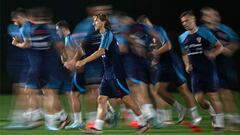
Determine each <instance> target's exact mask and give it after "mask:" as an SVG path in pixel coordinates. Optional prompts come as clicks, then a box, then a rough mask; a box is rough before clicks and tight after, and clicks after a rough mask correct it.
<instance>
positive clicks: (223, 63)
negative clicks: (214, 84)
mask: <svg viewBox="0 0 240 135" xmlns="http://www.w3.org/2000/svg"><path fill="white" fill-rule="evenodd" d="M216 64H217V73H218V77H219V88H222V89H230V90H238V89H239V84H238V83H239V82H238V73H237V68H236V65H235V63H234V61H233V59H232V58H228V57H226V56H223V55H219V56H218V57H217V59H216Z"/></svg>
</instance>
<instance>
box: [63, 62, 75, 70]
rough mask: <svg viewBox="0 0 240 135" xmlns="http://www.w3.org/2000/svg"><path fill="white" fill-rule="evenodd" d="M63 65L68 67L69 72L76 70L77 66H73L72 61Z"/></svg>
mask: <svg viewBox="0 0 240 135" xmlns="http://www.w3.org/2000/svg"><path fill="white" fill-rule="evenodd" d="M63 64H64V67H66V68H67V69H68V70H70V71H74V70H75V64H74V65H73V64H72V63H71V62H70V61H66V62H64V63H63Z"/></svg>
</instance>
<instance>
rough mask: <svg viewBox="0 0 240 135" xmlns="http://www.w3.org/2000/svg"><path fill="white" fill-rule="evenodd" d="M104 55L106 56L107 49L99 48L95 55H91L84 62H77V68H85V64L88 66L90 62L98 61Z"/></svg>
mask: <svg viewBox="0 0 240 135" xmlns="http://www.w3.org/2000/svg"><path fill="white" fill-rule="evenodd" d="M104 54H105V49H104V48H99V49H98V50H97V51H95V52H94V53H93V54H91V55H90V56H88V57H87V58H85V59H83V60H80V61H77V63H76V67H77V68H80V67H82V66H84V65H85V64H87V63H88V62H91V61H93V60H96V59H97V58H99V57H101V56H102V55H104Z"/></svg>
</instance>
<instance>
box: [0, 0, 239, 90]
mask: <svg viewBox="0 0 240 135" xmlns="http://www.w3.org/2000/svg"><path fill="white" fill-rule="evenodd" d="M0 2H1V3H0V6H1V7H0V26H1V28H0V32H1V33H0V36H1V37H0V38H1V39H0V41H1V42H0V62H1V69H0V70H1V71H0V75H1V76H0V79H1V80H0V93H10V92H11V78H10V77H9V71H11V69H13V70H14V69H16V68H17V66H16V65H14V64H12V65H11V64H10V66H9V60H12V57H13V56H17V55H16V53H17V52H18V51H17V49H16V48H13V47H12V46H11V38H9V36H8V35H7V25H8V24H9V23H11V21H10V17H9V16H10V12H11V11H12V10H14V9H16V8H18V7H22V8H30V7H33V6H47V7H49V8H50V9H52V11H53V12H54V15H55V18H54V21H55V22H56V21H59V20H61V19H65V20H67V21H68V22H69V23H70V26H71V28H74V27H75V25H76V24H77V23H78V22H79V21H81V20H82V19H84V18H85V17H86V16H87V14H86V12H85V7H86V6H87V5H89V4H92V3H108V4H111V5H112V6H113V9H114V10H118V11H124V12H126V13H127V14H128V15H129V16H131V17H133V18H137V17H138V16H139V15H140V14H147V15H148V16H149V17H150V19H151V20H152V21H153V23H154V24H157V25H161V26H163V27H164V28H165V29H166V30H167V32H168V34H169V37H170V39H171V40H172V42H173V46H174V48H175V50H176V51H177V53H178V54H179V48H178V43H177V37H178V36H179V34H180V33H181V32H183V28H182V27H181V24H180V23H179V18H178V16H179V15H180V14H181V13H182V12H183V11H185V10H189V9H192V10H193V11H194V12H195V14H196V15H197V17H199V10H200V9H201V8H202V7H203V6H212V7H214V8H216V9H217V10H218V11H219V12H220V14H221V16H222V22H223V23H224V24H227V25H228V26H230V27H231V28H233V29H234V30H235V31H236V32H237V33H238V34H239V33H240V21H239V20H240V13H239V12H240V11H239V8H240V6H239V4H237V3H238V1H237V0H0ZM239 55H240V54H239V52H238V53H237V54H236V55H235V56H234V58H235V59H236V62H237V64H238V67H240V64H239V62H238V61H239V60H240V56H239ZM9 69H10V70H9ZM238 69H239V68H238Z"/></svg>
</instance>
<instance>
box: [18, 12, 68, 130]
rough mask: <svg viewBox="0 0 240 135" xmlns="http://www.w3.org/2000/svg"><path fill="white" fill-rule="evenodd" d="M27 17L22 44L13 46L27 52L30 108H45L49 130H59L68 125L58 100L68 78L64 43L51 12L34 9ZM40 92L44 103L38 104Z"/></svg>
mask: <svg viewBox="0 0 240 135" xmlns="http://www.w3.org/2000/svg"><path fill="white" fill-rule="evenodd" d="M27 15H28V19H29V22H30V23H29V24H28V25H24V27H23V30H22V33H21V34H22V37H23V42H18V40H16V39H15V40H13V44H14V45H15V46H16V47H19V48H23V49H27V55H28V61H29V70H28V73H27V74H26V78H27V79H26V84H25V87H26V89H27V90H28V92H29V101H30V103H29V105H28V106H29V107H30V108H31V109H32V110H33V111H34V110H37V109H38V108H39V106H41V105H42V104H43V107H44V111H45V126H46V128H47V129H48V130H59V129H62V128H64V127H65V126H66V125H67V124H68V123H69V120H68V117H67V114H66V113H65V111H64V109H63V108H62V106H61V104H60V100H59V97H58V90H59V89H60V88H61V86H62V83H63V82H64V79H65V77H66V72H65V71H64V69H63V65H62V63H61V58H60V54H61V53H62V51H63V48H64V42H63V41H62V39H61V38H60V37H59V36H58V35H57V33H56V29H55V25H54V24H53V23H52V17H53V14H52V12H51V11H50V10H49V9H48V8H46V7H33V8H31V9H29V10H28V11H27ZM44 65H48V66H44ZM41 90H43V91H41ZM41 92H42V94H43V95H44V97H43V98H44V100H43V103H42V102H39V100H38V95H39V94H41Z"/></svg>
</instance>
